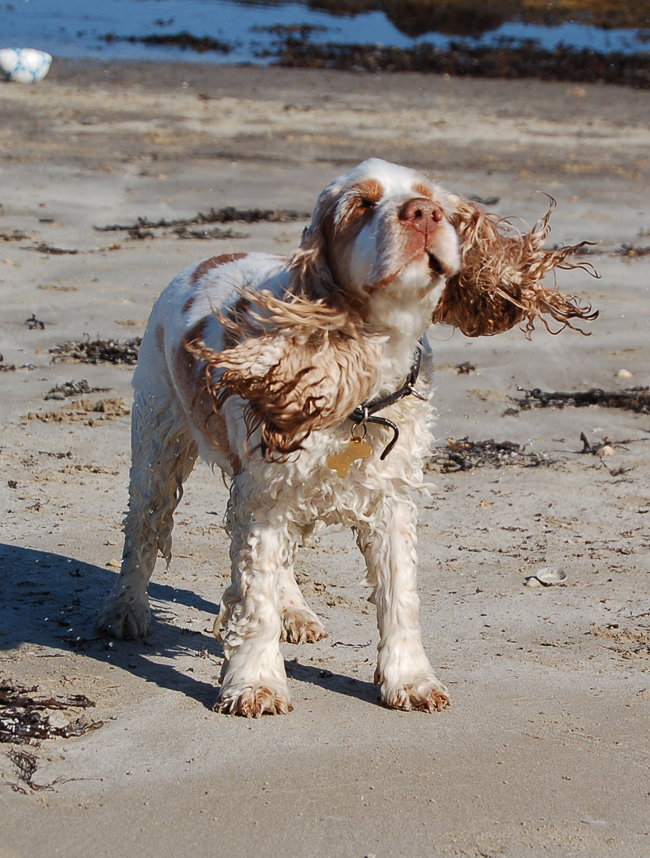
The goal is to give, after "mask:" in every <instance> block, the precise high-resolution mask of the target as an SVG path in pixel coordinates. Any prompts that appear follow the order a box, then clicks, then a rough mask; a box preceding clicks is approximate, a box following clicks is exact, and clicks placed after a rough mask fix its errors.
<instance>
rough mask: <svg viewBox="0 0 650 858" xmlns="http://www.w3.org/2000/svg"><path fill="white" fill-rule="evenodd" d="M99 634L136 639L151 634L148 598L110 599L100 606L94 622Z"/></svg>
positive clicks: (123, 638) (121, 638)
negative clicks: (134, 599)
mask: <svg viewBox="0 0 650 858" xmlns="http://www.w3.org/2000/svg"><path fill="white" fill-rule="evenodd" d="M96 629H97V632H98V634H100V635H108V637H112V638H119V639H120V640H138V638H144V637H146V636H147V635H148V634H151V613H150V611H149V602H148V600H146V599H145V600H144V601H129V602H127V601H124V600H116V601H111V600H110V599H109V600H108V601H107V602H106V604H105V605H104V607H103V608H102V612H101V614H100V615H99V617H98V619H97V623H96Z"/></svg>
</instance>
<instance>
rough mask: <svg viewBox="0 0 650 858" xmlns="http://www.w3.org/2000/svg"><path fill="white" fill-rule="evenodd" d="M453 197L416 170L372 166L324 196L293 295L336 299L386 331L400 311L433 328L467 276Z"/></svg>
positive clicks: (296, 268)
mask: <svg viewBox="0 0 650 858" xmlns="http://www.w3.org/2000/svg"><path fill="white" fill-rule="evenodd" d="M448 197H449V195H448V194H447V193H446V192H445V191H444V190H443V189H442V188H440V187H439V186H438V185H436V184H434V183H433V182H431V181H429V179H427V178H426V177H425V176H423V175H422V174H421V173H418V172H417V171H415V170H410V169H408V168H407V167H400V166H398V165H397V164H389V163H388V162H386V161H381V160H379V159H377V158H372V159H370V160H368V161H364V162H363V163H362V164H360V165H359V166H358V167H355V169H354V170H352V171H351V172H349V173H347V174H346V175H344V176H339V178H337V179H335V180H334V181H333V182H332V183H331V184H330V185H328V187H327V188H325V190H324V191H323V192H322V193H321V194H320V196H319V198H318V202H317V203H316V207H315V209H314V214H313V216H312V221H311V224H310V225H309V226H308V227H307V229H306V230H305V232H304V234H303V239H302V243H301V246H300V249H299V250H298V251H297V252H296V254H295V256H294V259H293V263H292V269H293V284H292V285H293V290H294V291H295V292H297V293H299V294H303V295H305V296H306V297H308V298H309V299H311V300H314V299H322V300H324V301H329V300H332V298H335V299H337V300H339V301H340V302H341V303H343V304H348V305H350V306H351V307H353V308H355V309H356V310H357V311H358V312H360V314H361V315H362V317H363V318H364V319H365V320H366V321H368V322H370V323H371V324H372V323H375V324H376V325H377V326H378V327H381V326H382V323H383V324H386V325H387V326H388V327H392V326H393V325H392V324H391V316H392V315H394V313H395V312H399V310H400V307H401V308H402V311H404V310H406V311H408V312H410V313H411V314H413V313H415V314H416V315H417V316H420V315H423V318H422V320H420V319H419V318H418V319H417V321H416V323H420V322H421V321H422V322H424V323H425V324H424V327H426V326H427V325H428V323H429V321H430V318H431V313H432V312H433V309H434V307H435V305H436V304H437V302H438V299H439V298H440V295H441V294H442V290H443V288H444V285H445V283H446V281H447V279H448V278H449V277H451V276H452V275H454V274H456V273H457V272H458V271H459V268H460V255H459V243H458V236H457V232H456V229H455V228H454V227H453V225H452V223H451V217H450V216H451V207H450V205H449V199H448ZM427 316H428V318H427Z"/></svg>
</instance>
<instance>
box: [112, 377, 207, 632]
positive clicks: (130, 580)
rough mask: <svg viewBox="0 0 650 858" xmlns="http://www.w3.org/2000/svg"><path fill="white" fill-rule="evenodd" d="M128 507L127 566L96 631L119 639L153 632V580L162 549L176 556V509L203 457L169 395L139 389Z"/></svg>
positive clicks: (124, 563)
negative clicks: (173, 541)
mask: <svg viewBox="0 0 650 858" xmlns="http://www.w3.org/2000/svg"><path fill="white" fill-rule="evenodd" d="M131 448H132V465H131V481H130V486H129V510H128V512H127V514H126V518H125V520H124V534H125V540H124V552H123V555H122V569H121V571H120V574H119V575H118V577H117V581H116V582H115V586H114V587H113V590H112V592H111V594H110V595H109V597H108V599H107V600H106V602H105V603H104V606H103V608H102V611H101V613H100V616H99V619H98V620H97V631H98V632H99V633H100V634H107V635H110V636H112V637H116V638H127V639H135V638H141V637H144V636H145V635H147V634H149V632H150V631H151V617H150V611H149V579H150V578H151V574H152V572H153V569H154V565H155V563H156V557H157V555H158V552H159V551H160V553H161V554H162V555H163V557H164V558H165V559H166V561H167V563H168V564H169V561H170V560H171V547H172V539H171V534H172V527H173V515H174V510H175V509H176V507H177V506H178V503H179V501H180V499H181V497H182V495H183V482H184V481H185V480H186V479H187V477H188V476H189V474H190V472H191V471H192V468H193V467H194V462H195V461H196V458H197V455H198V448H197V445H196V442H195V441H194V439H193V438H192V436H191V434H190V430H189V428H188V426H187V423H186V422H185V419H184V418H183V417H182V416H181V415H179V414H178V413H177V412H176V409H175V408H174V407H173V403H172V402H171V401H170V400H169V398H168V397H166V396H158V397H154V396H152V395H150V394H147V393H146V392H145V391H143V390H137V391H136V394H135V399H134V403H133V412H132V422H131Z"/></svg>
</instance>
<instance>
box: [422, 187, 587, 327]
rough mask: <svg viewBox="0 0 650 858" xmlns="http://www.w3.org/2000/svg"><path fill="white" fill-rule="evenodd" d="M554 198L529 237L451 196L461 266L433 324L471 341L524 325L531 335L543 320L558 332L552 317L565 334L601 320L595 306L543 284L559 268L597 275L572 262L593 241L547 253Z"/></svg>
mask: <svg viewBox="0 0 650 858" xmlns="http://www.w3.org/2000/svg"><path fill="white" fill-rule="evenodd" d="M549 199H550V206H549V209H548V211H547V212H546V214H545V215H544V217H543V218H541V219H540V220H539V221H538V222H537V223H536V224H535V226H534V227H533V229H532V230H531V231H530V232H529V233H522V232H520V231H519V230H518V229H517V228H516V227H515V226H513V224H511V223H510V222H509V221H507V220H504V219H502V218H499V217H498V216H496V215H493V214H488V213H486V211H485V210H484V208H483V207H482V206H480V205H477V204H476V203H473V202H471V201H470V200H466V199H462V198H460V197H456V198H452V204H453V210H452V211H451V213H450V215H449V217H450V220H451V223H452V225H453V226H454V228H455V229H456V232H457V233H458V239H459V242H460V252H461V266H460V271H459V273H458V274H456V275H455V276H454V277H452V278H450V280H449V281H448V283H447V285H446V287H445V290H444V292H443V294H442V297H441V299H440V302H439V303H438V306H437V307H436V310H435V312H434V315H433V321H434V322H444V323H446V324H449V325H453V326H454V327H456V328H459V329H460V330H461V331H462V332H463V333H464V334H465V336H468V337H480V336H491V335H493V334H499V333H502V332H503V331H508V330H510V328H512V327H514V326H515V325H517V324H521V325H522V328H523V330H524V332H525V333H526V335H527V336H528V335H530V332H531V331H532V330H533V328H534V322H535V319H536V318H538V317H539V318H540V319H541V320H542V323H543V324H544V326H545V327H546V329H547V330H549V331H550V332H551V333H559V331H552V330H551V327H550V325H549V320H550V319H552V320H554V321H555V322H558V323H559V324H560V325H561V327H560V331H561V330H563V329H564V328H565V327H568V328H574V329H576V328H575V325H574V324H573V320H574V319H577V320H581V321H593V320H594V319H596V318H597V316H598V311H592V308H591V305H590V304H582V303H581V302H580V300H579V299H578V298H576V297H575V296H572V295H563V294H562V293H561V292H560V291H559V290H557V289H555V288H550V287H548V286H546V285H545V284H544V283H543V280H544V277H545V276H546V274H548V273H549V272H550V271H554V270H555V269H556V268H563V269H571V268H582V269H584V270H585V271H587V272H589V273H590V274H592V275H593V276H595V277H598V274H597V272H596V271H595V269H594V268H593V266H592V265H591V264H590V263H588V262H573V261H571V260H570V259H569V257H571V256H573V255H575V254H576V253H577V252H578V251H579V250H580V248H582V247H584V246H585V245H588V244H590V242H588V241H582V242H580V243H579V244H576V245H572V246H568V247H561V248H559V249H557V250H543V249H542V245H543V244H544V242H545V241H546V239H547V238H548V235H549V233H550V231H551V228H550V225H549V221H550V218H551V214H552V212H553V209H554V208H555V200H554V199H553V198H552V197H550V198H549ZM576 330H580V329H579V328H577V329H576ZM581 333H584V332H583V331H581Z"/></svg>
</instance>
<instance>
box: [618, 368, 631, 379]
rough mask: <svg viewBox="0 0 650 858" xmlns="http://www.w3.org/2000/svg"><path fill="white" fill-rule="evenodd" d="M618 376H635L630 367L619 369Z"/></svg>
mask: <svg viewBox="0 0 650 858" xmlns="http://www.w3.org/2000/svg"><path fill="white" fill-rule="evenodd" d="M616 378H633V376H632V373H631V372H630V370H629V369H619V371H618V372H617V373H616Z"/></svg>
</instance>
